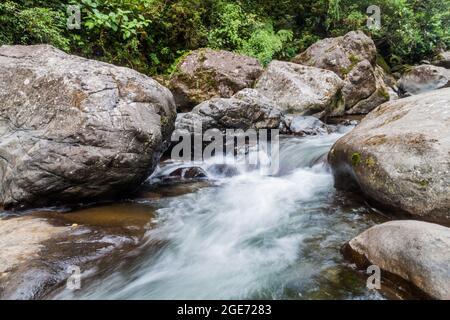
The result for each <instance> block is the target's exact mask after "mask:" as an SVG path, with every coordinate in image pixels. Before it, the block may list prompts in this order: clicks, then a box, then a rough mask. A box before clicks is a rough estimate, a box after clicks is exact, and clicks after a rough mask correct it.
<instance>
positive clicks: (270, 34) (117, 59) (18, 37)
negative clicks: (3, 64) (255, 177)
mask: <svg viewBox="0 0 450 320" xmlns="http://www.w3.org/2000/svg"><path fill="white" fill-rule="evenodd" d="M68 4H75V5H80V6H81V8H82V17H81V18H82V26H81V29H79V30H68V29H67V27H66V20H67V12H66V6H67V5H68ZM374 4H375V5H378V6H379V7H380V8H381V19H382V20H381V29H379V30H373V29H370V30H369V29H368V28H367V26H366V21H367V14H366V9H367V7H369V6H370V5H374ZM449 18H450V0H277V1H275V0H65V1H64V0H63V1H58V0H17V1H11V0H6V1H2V2H1V3H0V26H1V29H0V44H34V43H50V44H53V45H55V46H56V47H59V48H61V49H62V50H65V51H67V52H72V53H76V54H80V55H83V56H86V57H90V58H96V59H100V60H104V61H107V62H111V63H114V64H119V65H125V66H129V67H132V68H135V69H137V70H140V71H142V72H145V73H147V74H161V73H165V74H167V73H170V72H172V71H173V70H174V66H175V65H176V62H177V61H179V59H180V58H182V57H183V56H184V55H185V54H186V53H188V52H189V51H190V50H193V49H197V48H199V47H212V48H218V49H226V50H232V51H236V52H240V53H243V54H247V55H251V56H254V57H257V58H258V59H260V61H261V62H263V63H264V64H266V63H268V62H270V61H271V60H272V59H274V58H277V59H289V58H290V57H292V56H294V55H295V54H296V53H298V52H300V51H302V50H304V49H305V48H306V47H307V46H309V45H310V44H312V43H313V42H314V41H316V40H318V39H321V38H324V37H328V36H337V35H342V34H345V33H346V32H347V31H349V30H354V29H363V30H365V31H366V32H367V33H370V34H371V35H372V38H373V39H374V40H375V42H376V44H377V47H378V49H379V52H380V53H381V54H382V56H383V57H384V58H385V59H384V60H385V61H386V62H387V64H385V65H384V66H385V67H388V66H387V65H389V66H390V67H398V66H401V65H403V64H411V63H414V62H418V61H420V60H421V59H425V58H429V57H431V56H433V55H434V54H435V53H436V52H437V51H439V50H441V49H443V48H446V47H449V46H450V37H449V33H450V31H449V30H450V25H449V21H450V19H449Z"/></svg>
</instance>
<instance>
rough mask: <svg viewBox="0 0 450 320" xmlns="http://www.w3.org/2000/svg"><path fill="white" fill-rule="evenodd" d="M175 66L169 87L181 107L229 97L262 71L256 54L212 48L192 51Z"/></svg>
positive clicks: (254, 79) (250, 83) (248, 85)
mask: <svg viewBox="0 0 450 320" xmlns="http://www.w3.org/2000/svg"><path fill="white" fill-rule="evenodd" d="M177 69H178V70H177V71H176V72H175V73H174V75H173V76H172V77H171V79H170V83H169V87H170V89H171V90H172V92H173V94H174V96H175V101H176V104H177V107H178V108H179V109H180V110H186V109H191V108H192V107H193V106H195V105H197V104H199V103H201V102H203V101H206V100H209V99H211V98H218V97H222V98H230V97H231V96H233V95H234V94H235V93H236V92H238V91H240V90H242V89H244V88H249V87H252V86H253V84H254V82H255V81H256V80H257V79H258V77H259V76H260V75H261V73H262V72H263V68H262V66H261V65H260V63H259V62H258V60H257V59H255V58H251V57H247V56H243V55H238V54H235V53H232V52H228V51H223V50H212V49H199V50H195V51H193V52H192V53H190V54H189V55H187V56H186V57H185V58H184V59H183V60H182V61H181V62H180V64H179V65H178V67H177Z"/></svg>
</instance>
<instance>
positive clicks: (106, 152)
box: [0, 45, 176, 208]
mask: <svg viewBox="0 0 450 320" xmlns="http://www.w3.org/2000/svg"><path fill="white" fill-rule="evenodd" d="M0 69H1V70H2V72H1V73H0V203H1V204H3V205H4V206H5V207H7V208H23V207H36V206H44V205H49V204H65V203H73V202H78V201H85V200H86V201H90V200H97V199H105V198H110V197H114V196H116V195H123V194H124V193H125V192H127V191H130V190H133V189H134V188H136V187H137V186H138V185H140V183H141V182H143V181H144V180H145V179H146V178H147V177H148V176H149V175H150V173H151V172H152V171H153V169H154V167H155V166H156V164H157V163H158V160H159V156H160V154H161V153H162V152H163V151H164V149H165V148H166V145H167V142H168V139H169V138H170V135H171V133H172V131H173V128H174V120H175V117H176V113H175V112H176V111H175V103H174V99H173V96H172V94H171V93H170V91H169V90H168V89H167V88H165V87H163V86H161V85H159V84H158V83H157V82H155V81H154V80H153V79H151V78H149V77H147V76H145V75H142V74H140V73H138V72H136V71H133V70H131V69H128V68H121V67H116V66H113V65H110V64H106V63H102V62H98V61H93V60H87V59H84V58H80V57H76V56H70V55H67V54H65V53H64V52H62V51H60V50H57V49H55V48H53V47H51V46H48V45H36V46H3V47H1V48H0Z"/></svg>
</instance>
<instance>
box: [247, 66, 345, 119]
mask: <svg viewBox="0 0 450 320" xmlns="http://www.w3.org/2000/svg"><path fill="white" fill-rule="evenodd" d="M343 86H344V82H343V81H342V80H341V79H339V77H338V76H337V75H336V74H335V73H333V72H331V71H328V70H324V69H319V68H314V67H308V66H302V65H299V64H296V63H291V62H283V61H276V60H275V61H272V62H271V63H270V64H269V66H268V67H267V70H266V71H265V72H264V74H263V75H262V76H261V78H260V79H259V81H258V82H257V84H256V86H255V89H256V90H258V91H259V92H260V93H261V94H263V95H264V96H266V97H267V98H268V99H270V100H272V101H273V104H274V105H276V107H277V108H279V109H280V110H281V111H283V112H285V113H293V114H297V115H316V116H317V117H323V116H326V115H328V114H332V113H333V112H334V111H335V110H336V109H338V108H339V106H340V103H341V89H342V87H343Z"/></svg>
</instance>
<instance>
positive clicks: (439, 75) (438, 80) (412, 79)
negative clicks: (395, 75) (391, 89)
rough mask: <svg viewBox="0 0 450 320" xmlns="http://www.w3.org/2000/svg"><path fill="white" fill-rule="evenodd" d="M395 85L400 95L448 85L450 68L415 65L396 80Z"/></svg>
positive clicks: (449, 84) (449, 85)
mask: <svg viewBox="0 0 450 320" xmlns="http://www.w3.org/2000/svg"><path fill="white" fill-rule="evenodd" d="M397 86H398V89H399V92H400V95H402V96H410V95H414V94H420V93H424V92H427V91H430V90H436V89H441V88H445V87H450V70H448V69H445V68H442V67H436V66H432V65H429V64H423V65H420V66H416V67H413V68H412V69H411V70H410V71H408V72H406V73H405V74H404V75H403V76H402V77H401V78H400V79H399V80H398V82H397Z"/></svg>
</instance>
